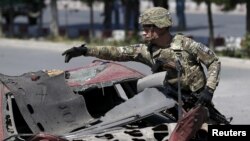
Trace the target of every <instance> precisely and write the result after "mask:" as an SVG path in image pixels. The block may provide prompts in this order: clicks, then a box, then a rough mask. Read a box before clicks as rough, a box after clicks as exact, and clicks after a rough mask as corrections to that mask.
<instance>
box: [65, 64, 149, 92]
mask: <svg viewBox="0 0 250 141" xmlns="http://www.w3.org/2000/svg"><path fill="white" fill-rule="evenodd" d="M111 76H112V77H111ZM143 76H144V75H143V74H141V73H139V72H137V71H135V70H132V69H130V68H127V67H125V66H121V65H119V64H116V63H112V64H111V63H108V62H103V61H98V60H97V61H94V63H93V64H90V65H88V66H86V67H83V68H78V69H74V70H69V71H66V81H67V83H68V84H69V86H71V87H74V90H77V91H83V90H86V89H89V88H94V87H98V88H101V87H107V86H112V85H113V84H115V83H117V82H121V81H129V80H130V79H139V78H142V77H143Z"/></svg>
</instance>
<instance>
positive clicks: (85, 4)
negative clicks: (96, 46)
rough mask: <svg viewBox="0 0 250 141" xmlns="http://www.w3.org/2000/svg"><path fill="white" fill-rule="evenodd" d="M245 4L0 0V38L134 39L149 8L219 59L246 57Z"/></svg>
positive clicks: (223, 0)
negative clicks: (161, 11) (165, 12)
mask: <svg viewBox="0 0 250 141" xmlns="http://www.w3.org/2000/svg"><path fill="white" fill-rule="evenodd" d="M249 5H250V1H248V0H237V1H235V0H1V1H0V27H1V28H0V36H1V37H5V38H20V39H31V38H32V39H39V40H59V41H62V40H82V41H84V42H88V43H91V42H92V43H102V42H104V41H115V42H116V43H117V42H120V43H122V42H123V41H125V42H126V43H129V42H132V43H133V42H138V41H140V39H141V38H140V37H141V36H140V34H141V30H140V25H139V24H138V18H139V15H140V13H141V12H142V11H144V10H145V9H147V8H150V7H153V6H161V7H165V8H167V9H169V10H170V12H171V14H172V17H173V23H174V25H173V28H172V32H173V33H174V34H175V33H178V32H181V33H183V34H185V35H187V36H189V37H191V38H195V39H196V40H198V41H200V42H202V43H204V44H206V45H207V46H209V47H210V48H212V49H213V50H214V49H216V50H217V51H219V52H220V53H221V54H223V55H227V56H233V57H244V58H246V57H249V55H250V51H249V50H250V49H249V48H250V47H249V44H250V41H249V40H250V37H249V36H248V34H247V33H249V32H250V17H249V16H250V13H249Z"/></svg>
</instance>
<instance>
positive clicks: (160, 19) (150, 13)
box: [139, 7, 172, 28]
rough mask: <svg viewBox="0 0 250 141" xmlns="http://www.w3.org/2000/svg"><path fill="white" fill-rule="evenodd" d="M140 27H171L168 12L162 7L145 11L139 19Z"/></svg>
mask: <svg viewBox="0 0 250 141" xmlns="http://www.w3.org/2000/svg"><path fill="white" fill-rule="evenodd" d="M139 23H140V24H141V25H146V24H153V25H155V26H156V27H158V28H163V27H169V26H172V18H171V15H170V12H169V11H168V10H167V9H165V8H163V7H153V8H149V9H147V10H145V11H144V12H143V13H142V14H141V15H140V18H139Z"/></svg>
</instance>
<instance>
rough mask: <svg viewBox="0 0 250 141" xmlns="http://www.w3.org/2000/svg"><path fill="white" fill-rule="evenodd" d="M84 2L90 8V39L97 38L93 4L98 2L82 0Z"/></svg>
mask: <svg viewBox="0 0 250 141" xmlns="http://www.w3.org/2000/svg"><path fill="white" fill-rule="evenodd" d="M81 1H82V2H84V3H86V4H87V5H88V6H89V11H90V12H89V14H90V16H89V18H90V19H89V21H90V28H89V30H90V35H89V36H90V38H92V37H94V36H95V30H94V10H93V3H94V2H95V1H97V0H81Z"/></svg>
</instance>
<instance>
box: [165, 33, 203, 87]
mask: <svg viewBox="0 0 250 141" xmlns="http://www.w3.org/2000/svg"><path fill="white" fill-rule="evenodd" d="M183 41H184V36H182V35H175V37H174V38H173V41H172V43H171V46H170V48H169V49H170V50H173V51H174V57H175V60H177V59H178V58H179V60H180V63H181V67H182V73H181V87H182V89H183V90H186V91H191V92H197V91H199V90H201V89H202V88H203V87H204V86H205V84H206V76H205V73H204V70H203V67H202V65H201V64H200V63H199V62H198V61H197V59H196V58H197V57H195V56H194V55H193V54H192V53H191V50H189V49H188V47H185V45H184V43H183ZM165 66H166V64H163V66H162V67H163V68H162V70H165V71H168V72H170V73H168V74H169V76H168V77H169V82H170V83H174V84H175V85H176V84H177V82H178V79H177V76H176V74H177V71H176V66H174V67H175V70H174V71H175V75H174V73H173V72H172V70H173V69H172V70H171V69H169V67H168V66H169V64H168V65H167V66H166V67H165ZM169 70H170V71H169Z"/></svg>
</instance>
